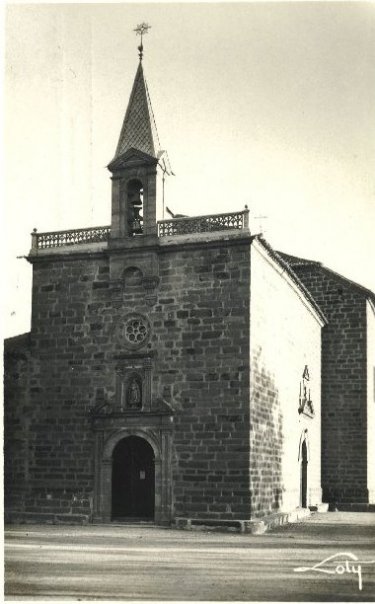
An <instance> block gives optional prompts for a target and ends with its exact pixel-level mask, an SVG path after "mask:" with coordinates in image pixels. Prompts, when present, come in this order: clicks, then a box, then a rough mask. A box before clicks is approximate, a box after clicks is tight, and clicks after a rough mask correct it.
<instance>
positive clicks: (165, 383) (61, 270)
mask: <svg viewBox="0 0 375 604" xmlns="http://www.w3.org/2000/svg"><path fill="white" fill-rule="evenodd" d="M115 255H116V258H115V261H114V264H113V263H112V264H113V266H115V271H114V273H116V274H112V273H113V271H112V265H111V262H112V261H110V258H109V256H108V255H105V254H103V253H98V254H97V255H95V254H91V255H90V254H81V255H79V256H78V255H76V256H75V255H74V254H66V255H63V254H61V255H60V256H59V257H58V258H57V257H55V258H54V259H52V258H48V257H47V256H45V257H44V258H40V259H38V260H36V261H35V263H34V266H33V269H34V270H33V310H32V332H31V350H32V354H31V361H30V363H29V365H28V366H29V378H28V380H29V382H28V383H27V384H26V383H22V385H20V388H21V389H22V390H23V389H24V390H25V392H27V393H28V394H27V399H28V400H27V402H25V401H24V400H23V399H22V398H19V397H18V398H17V396H14V397H13V398H14V405H15V407H14V414H13V416H12V420H11V421H12V422H13V424H12V425H11V426H10V431H9V434H10V435H11V434H12V433H13V435H14V437H15V438H17V434H18V432H22V435H23V436H22V438H24V444H23V445H22V447H20V448H19V449H18V450H17V456H16V457H15V458H14V459H13V460H12V465H13V473H14V478H15V481H16V483H17V484H18V486H19V485H20V484H21V482H23V481H24V471H25V470H24V468H27V483H28V485H29V487H28V490H27V492H24V493H23V494H21V495H22V497H21V498H20V500H19V510H18V511H23V512H26V513H28V514H29V515H34V517H35V518H44V519H48V518H51V519H55V520H57V521H59V519H64V518H65V519H68V520H73V519H77V520H80V519H81V520H82V519H83V520H84V519H86V520H87V519H89V518H90V517H91V514H92V511H93V496H94V482H95V480H94V479H95V461H94V457H95V455H94V451H95V435H94V433H93V429H92V423H91V418H90V411H91V410H92V409H93V408H94V407H95V406H98V405H100V404H108V405H116V404H117V402H118V400H119V399H118V380H117V377H116V376H118V372H122V371H124V370H126V369H127V364H128V363H129V362H130V361H128V360H127V359H129V357H137V358H138V357H142V356H143V355H146V356H149V357H151V358H152V405H154V403H155V401H158V400H159V399H162V400H164V401H165V402H167V403H168V404H169V405H170V406H171V407H172V408H173V411H174V424H173V425H174V428H173V447H172V473H173V507H174V510H172V511H173V515H174V516H188V517H194V516H196V517H207V518H228V519H230V518H233V517H235V518H249V514H250V502H249V475H248V464H249V442H248V441H249V437H248V432H249V429H248V420H249V364H248V358H249V337H248V334H249V255H250V252H249V243H248V242H246V241H245V242H237V243H236V244H234V245H231V244H230V242H224V241H220V242H218V243H216V244H213V243H211V244H209V245H205V244H203V245H195V246H192V247H189V246H187V247H185V248H183V247H180V248H178V247H176V246H171V247H168V246H164V248H163V249H161V248H160V250H159V251H158V253H157V254H156V256H157V260H156V262H155V259H151V258H149V256H148V254H147V252H146V251H144V252H142V250H139V249H138V250H136V252H135V253H133V252H132V250H127V251H126V253H125V252H124V253H123V254H121V252H119V251H116V254H115ZM153 258H154V257H153ZM126 267H128V269H127V272H126V271H125V268H126ZM129 267H132V269H131V270H129ZM140 267H141V271H140V272H139V268H140ZM145 267H148V269H149V271H151V272H152V271H154V273H155V274H156V275H157V276H158V277H159V279H160V282H159V285H158V287H156V290H155V293H156V294H157V295H156V297H155V299H154V298H153V296H152V295H151V296H149V295H147V292H148V293H149V291H150V290H147V289H145V286H144V282H143V281H142V279H141V280H139V275H140V274H142V272H143V274H145V272H146V269H145ZM124 271H125V273H124ZM134 312H136V313H140V314H142V315H144V316H146V317H147V319H148V321H149V324H150V338H149V339H148V340H147V342H145V345H144V346H141V347H138V348H137V350H136V351H135V352H134V351H132V350H129V347H128V345H127V343H126V341H125V338H124V324H125V321H126V317H127V316H128V315H129V313H134ZM18 362H21V361H18ZM23 362H24V363H26V361H22V362H21V364H22V363H23ZM17 371H18V372H19V370H18V369H17ZM21 373H22V375H24V376H26V375H27V372H26V371H25V372H23V371H22V368H21ZM24 379H25V380H26V377H25V378H24ZM116 380H117V381H116ZM117 411H119V409H117ZM20 422H21V423H20ZM116 422H117V423H116V429H121V427H127V420H126V418H125V417H124V418H122V419H121V418H120V419H116ZM16 424H17V425H16ZM21 424H22V425H21ZM132 425H134V421H133V424H132ZM140 427H142V420H140ZM13 446H14V447H16V448H17V443H16V442H15V443H14V445H13ZM25 481H26V476H25ZM13 509H14V510H15V508H13ZM15 511H17V510H15Z"/></svg>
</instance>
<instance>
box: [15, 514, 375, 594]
mask: <svg viewBox="0 0 375 604" xmlns="http://www.w3.org/2000/svg"><path fill="white" fill-rule="evenodd" d="M340 553H341V554H343V555H341V556H340V555H337V554H340ZM335 555H336V557H335V558H331V560H330V561H327V562H325V563H324V564H323V565H322V566H320V567H319V569H320V570H317V569H316V570H307V571H306V572H295V570H294V569H295V568H297V567H312V566H313V565H315V564H317V563H319V562H322V561H323V560H325V559H326V558H327V557H328V556H335ZM354 557H357V558H358V559H359V562H356V561H355V560H354ZM5 560H6V575H5V578H6V583H5V593H6V599H7V600H19V599H24V600H26V599H27V600H46V599H48V600H53V601H56V600H61V599H70V600H75V601H77V600H93V599H105V600H263V601H264V600H267V601H273V600H283V601H308V600H310V601H312V600H314V601H353V600H354V601H375V514H371V513H368V514H362V513H356V514H354V513H342V512H336V513H327V514H315V515H313V516H312V517H311V518H309V519H308V520H306V521H304V522H302V523H298V524H294V525H289V526H287V527H281V528H280V529H278V530H276V531H273V532H272V533H269V534H266V535H260V536H250V535H240V534H237V533H236V534H234V533H233V534H231V533H229V534H228V533H212V532H202V531H199V532H195V531H194V532H188V531H177V530H174V529H162V528H156V527H153V526H148V527H145V526H135V525H132V526H119V525H110V526H108V525H107V526H83V527H58V526H31V525H28V526H25V525H23V526H9V527H7V528H6V530H5ZM371 560H373V561H374V562H373V563H372V564H365V562H368V561H371ZM359 563H362V564H361V571H362V579H363V589H362V591H360V590H359V577H358V572H359V571H358V564H359ZM352 564H354V569H353V566H352ZM353 570H356V571H357V572H353ZM322 571H325V572H322ZM327 571H329V573H328V572H327ZM349 571H350V572H349Z"/></svg>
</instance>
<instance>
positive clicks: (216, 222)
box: [31, 206, 249, 253]
mask: <svg viewBox="0 0 375 604" xmlns="http://www.w3.org/2000/svg"><path fill="white" fill-rule="evenodd" d="M248 226H249V210H248V209H247V207H246V206H245V210H243V211H240V212H228V213H225V214H207V215H206V216H191V217H184V218H171V219H169V220H160V221H159V222H158V234H159V237H170V236H175V235H186V234H192V233H208V232H215V231H225V230H231V229H237V230H240V229H245V228H247V227H248ZM110 233H111V227H110V226H101V227H91V228H86V229H70V230H68V231H51V232H48V233H38V232H37V230H36V229H34V231H33V232H32V233H31V238H32V245H31V250H32V252H34V253H36V252H37V251H38V250H45V249H50V248H57V247H65V246H73V245H82V244H84V243H101V242H106V241H108V239H109V237H110Z"/></svg>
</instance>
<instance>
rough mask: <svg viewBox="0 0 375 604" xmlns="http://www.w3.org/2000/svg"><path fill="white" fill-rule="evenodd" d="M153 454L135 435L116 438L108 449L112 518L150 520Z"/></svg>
mask: <svg viewBox="0 0 375 604" xmlns="http://www.w3.org/2000/svg"><path fill="white" fill-rule="evenodd" d="M154 515H155V456H154V451H153V448H152V446H151V445H150V444H149V443H148V442H147V441H146V440H145V439H144V438H141V437H139V436H127V437H125V438H123V439H122V440H120V441H119V442H118V443H117V445H116V446H115V448H114V450H113V453H112V510H111V518H112V520H126V519H132V520H154Z"/></svg>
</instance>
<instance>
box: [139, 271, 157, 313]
mask: <svg viewBox="0 0 375 604" xmlns="http://www.w3.org/2000/svg"><path fill="white" fill-rule="evenodd" d="M159 282H160V279H159V277H157V276H156V275H148V276H145V277H143V279H142V285H143V287H144V289H145V290H146V295H145V300H146V302H147V304H148V305H149V306H153V305H154V304H156V302H157V295H156V291H155V290H156V288H157V287H158V285H159Z"/></svg>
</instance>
